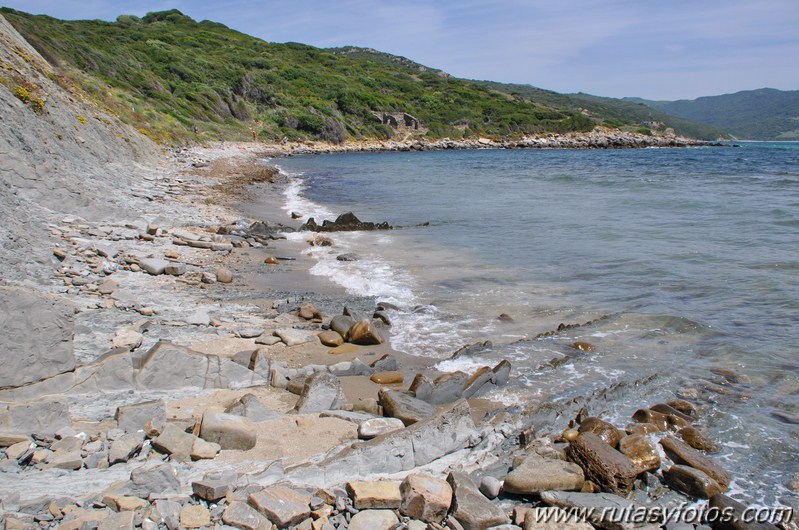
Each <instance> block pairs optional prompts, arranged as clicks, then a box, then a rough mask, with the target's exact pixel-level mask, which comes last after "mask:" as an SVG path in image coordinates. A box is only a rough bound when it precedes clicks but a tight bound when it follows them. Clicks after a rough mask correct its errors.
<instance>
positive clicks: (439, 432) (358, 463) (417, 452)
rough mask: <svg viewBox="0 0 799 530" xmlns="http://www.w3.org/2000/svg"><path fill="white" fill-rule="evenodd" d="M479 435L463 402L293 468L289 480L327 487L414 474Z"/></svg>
mask: <svg viewBox="0 0 799 530" xmlns="http://www.w3.org/2000/svg"><path fill="white" fill-rule="evenodd" d="M476 435H477V429H476V428H475V426H474V422H473V420H472V415H471V409H470V408H469V404H468V403H467V402H466V401H465V400H461V401H458V402H456V403H453V404H452V405H449V406H448V407H446V408H444V409H443V410H441V411H439V412H438V413H437V414H435V415H434V416H432V417H430V418H428V419H426V420H423V421H420V422H418V423H415V424H413V425H411V426H410V427H407V428H405V429H402V430H399V431H394V432H391V433H388V434H384V435H382V436H378V437H377V438H373V439H371V440H368V441H365V442H360V443H355V444H352V445H351V446H348V447H345V448H344V449H336V450H333V451H331V452H330V453H328V455H326V456H325V457H324V458H322V459H321V460H320V461H319V462H315V463H313V464H310V463H309V464H300V465H297V466H294V467H292V468H289V469H287V470H286V478H287V479H289V480H292V481H293V482H295V483H298V484H300V483H305V484H309V485H314V486H317V487H325V486H329V485H332V484H338V483H342V482H346V481H348V480H350V479H352V477H356V476H357V477H359V478H367V477H369V476H373V475H377V474H391V473H399V472H401V471H410V470H411V469H414V468H416V467H419V466H423V465H426V464H429V463H430V462H432V461H433V460H436V459H438V458H441V457H442V456H444V455H447V454H449V453H452V452H454V451H457V450H459V449H463V448H464V447H466V446H467V445H468V444H469V443H470V441H471V440H472V438H473V437H474V436H476Z"/></svg>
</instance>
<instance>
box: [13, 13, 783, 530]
mask: <svg viewBox="0 0 799 530" xmlns="http://www.w3.org/2000/svg"><path fill="white" fill-rule="evenodd" d="M0 22H2V23H0V39H2V44H3V47H1V48H0V59H2V61H3V64H4V65H7V70H8V71H11V70H13V71H14V72H15V73H16V74H17V75H20V76H26V77H27V78H28V79H30V80H31V82H35V83H36V84H37V86H38V87H40V89H41V91H42V92H43V93H46V94H48V100H47V102H46V106H45V109H47V110H46V111H45V112H42V113H41V114H39V113H38V112H34V111H32V110H31V109H30V108H28V107H26V106H25V104H24V102H22V101H20V100H18V99H17V98H15V97H14V96H13V95H11V94H10V93H9V92H8V91H7V90H5V89H3V88H0V104H2V108H3V112H4V114H3V117H4V122H7V123H8V125H9V127H4V128H3V130H2V131H0V153H2V154H3V156H2V157H0V170H2V174H3V184H4V185H3V186H2V187H0V214H2V217H3V219H4V223H3V226H2V227H0V235H1V236H2V240H3V246H2V248H3V250H2V253H0V271H1V272H2V276H0V327H2V329H3V337H4V341H3V342H4V345H3V348H2V350H0V366H2V371H1V372H0V524H2V526H3V528H7V529H28V528H63V529H76V530H77V529H81V530H84V529H85V530H89V529H95V528H96V529H134V528H142V529H144V530H156V529H169V530H175V529H177V528H241V529H271V528H280V529H284V528H294V529H303V530H333V529H344V528H346V529H350V530H382V529H385V530H389V529H392V530H393V529H400V528H408V529H416V530H421V529H430V530H440V529H444V528H447V529H451V530H460V529H465V530H485V529H488V528H494V529H501V530H511V529H520V528H521V529H527V530H535V529H549V528H572V529H590V528H607V529H628V528H645V529H646V528H652V529H654V528H668V529H672V530H675V529H687V528H707V527H710V528H718V529H726V528H734V529H745V528H754V529H763V528H778V527H779V528H795V527H796V526H795V524H794V522H793V521H792V519H791V518H790V515H791V514H785V513H779V514H771V515H772V516H773V517H772V520H773V522H776V521H777V520H779V521H780V522H779V523H778V524H772V523H765V522H757V521H755V522H752V523H750V522H747V518H748V516H749V515H751V512H747V511H746V507H745V506H743V505H740V504H738V503H736V502H735V501H734V500H733V499H732V498H730V497H729V496H727V493H730V485H731V484H734V474H731V473H730V470H726V469H724V468H723V467H722V466H721V465H720V463H719V458H718V455H716V454H714V452H715V451H716V444H715V443H714V441H713V440H709V439H708V438H707V436H706V435H705V434H704V432H703V430H702V426H703V423H702V422H703V414H702V413H703V409H702V408H701V407H700V406H696V405H695V404H692V403H690V402H688V401H684V400H677V399H675V400H671V401H669V402H667V403H656V404H654V403H642V404H641V405H642V408H641V409H640V410H638V411H637V412H636V413H635V414H634V415H633V417H632V418H630V423H629V424H626V425H611V424H610V423H608V422H607V421H605V420H604V419H602V418H600V417H596V416H591V415H590V413H589V411H587V410H580V411H579V412H578V413H577V414H576V416H574V417H567V415H566V413H565V412H563V411H562V412H563V413H562V414H559V415H556V416H555V417H554V419H552V420H551V421H548V422H547V423H546V425H544V426H543V427H542V426H541V425H539V428H538V430H536V429H535V428H533V427H532V423H531V421H530V418H529V417H528V416H527V415H525V414H523V413H521V412H520V411H517V410H513V409H506V408H504V407H503V406H501V405H500V404H498V403H492V402H490V401H488V400H486V399H484V398H483V396H484V395H485V394H486V393H488V392H490V391H491V390H492V389H496V388H498V387H501V386H502V385H505V384H508V382H509V379H511V378H512V377H513V376H514V367H513V366H511V364H510V363H509V362H508V361H502V362H499V363H497V364H496V365H494V366H483V367H481V368H479V369H477V370H475V371H473V372H470V373H464V372H454V373H440V372H437V371H436V370H434V369H433V368H432V367H430V366H428V365H427V364H426V363H425V360H424V359H419V358H414V357H410V356H407V355H405V354H403V353H402V352H397V351H394V350H392V349H391V347H390V336H391V322H392V319H393V318H394V317H395V316H396V315H397V314H398V313H399V312H402V311H408V310H411V309H412V308H403V307H396V306H392V305H390V304H386V303H385V302H384V301H381V300H373V299H359V298H353V297H351V296H348V295H346V293H344V292H341V291H338V290H336V289H335V288H333V287H331V286H327V285H322V284H321V283H318V282H317V281H316V280H315V279H314V278H312V277H311V276H309V275H308V272H307V270H308V267H309V258H308V256H307V255H306V254H305V251H306V249H307V248H308V247H309V246H310V245H316V244H319V245H331V246H333V247H335V238H334V236H328V235H327V234H321V233H317V232H315V231H310V230H309V231H308V232H307V236H308V237H307V238H305V237H303V238H302V239H300V240H295V239H292V240H287V239H284V234H285V233H287V232H290V231H296V230H299V229H300V226H301V224H300V223H301V222H302V220H301V219H289V218H288V216H286V215H285V214H284V213H283V212H282V211H281V210H280V208H279V207H278V206H277V203H276V202H275V195H276V194H277V191H278V190H279V187H280V185H281V184H280V181H281V176H280V175H279V174H277V172H276V171H275V170H273V169H271V168H269V167H268V166H266V165H264V164H263V163H262V162H261V160H260V159H261V158H263V157H265V156H279V155H282V154H293V153H309V152H318V153H322V152H332V151H338V150H342V149H344V150H347V149H349V150H372V149H375V150H377V149H380V150H384V151H390V150H413V149H428V148H430V149H433V148H435V149H449V148H510V147H605V148H609V147H627V146H633V145H632V144H633V143H637V142H667V143H664V144H662V145H677V144H671V142H682V140H679V139H674V138H668V139H656V137H643V136H642V137H641V138H638V137H635V136H627V135H619V134H618V133H615V132H607V131H595V132H594V133H589V134H587V135H580V136H556V135H553V136H547V137H546V138H539V139H536V138H530V139H526V140H522V141H520V142H521V143H524V142H526V143H528V144H529V145H519V143H520V142H515V143H514V144H513V145H511V143H502V142H494V141H492V140H489V139H481V140H476V141H475V142H449V141H441V142H436V143H432V144H421V143H417V142H415V141H411V142H397V143H378V142H375V143H373V144H372V143H364V144H354V145H349V146H344V147H340V146H318V145H300V146H294V145H278V146H264V145H260V144H256V143H252V144H220V145H213V146H206V147H202V148H201V147H196V148H192V149H184V150H177V151H170V152H167V153H159V152H158V150H157V148H156V147H155V146H154V145H152V144H149V143H148V142H147V141H146V140H144V138H143V137H142V135H139V134H136V132H135V131H133V130H132V129H131V128H130V127H128V126H125V125H124V124H121V123H120V122H119V121H118V120H116V119H115V118H114V117H113V116H110V115H108V114H107V113H106V112H105V111H104V110H103V109H101V108H98V107H97V106H96V105H95V104H93V103H92V102H91V100H90V98H88V97H85V95H82V94H71V93H67V92H65V91H63V90H62V89H61V88H60V87H59V86H58V85H57V83H56V82H55V81H54V76H52V75H49V76H48V75H47V73H48V72H47V67H46V62H45V61H44V59H42V58H41V57H39V56H38V55H37V54H36V52H35V50H33V49H32V48H30V46H28V45H27V43H25V42H24V40H22V39H21V37H19V35H17V34H16V32H14V31H13V29H11V28H10V27H7V25H5V23H4V21H1V19H0ZM603 143H604V144H605V145H602V144H603ZM650 145H652V146H654V145H656V144H650V143H642V144H641V145H637V147H641V146H650ZM249 193H252V194H256V195H257V196H258V197H259V200H265V201H267V206H266V207H265V210H264V209H263V208H262V213H261V214H259V215H257V216H255V215H249V214H245V213H242V212H244V211H247V208H245V207H244V206H243V205H244V204H246V203H247V196H248V194H249ZM270 197H271V198H272V199H271V200H272V202H271V203H270V202H269V201H270ZM269 204H271V207H270V206H269ZM318 221H319V222H320V223H321V224H320V225H317V227H319V226H321V227H324V226H326V225H325V221H329V223H328V224H327V226H331V224H332V225H334V226H335V227H336V228H337V229H344V227H345V226H346V227H354V228H356V229H363V228H364V227H371V228H381V227H379V226H378V225H370V224H369V223H371V220H365V221H362V220H360V219H357V217H355V216H354V215H343V216H342V217H340V218H339V220H338V221H333V220H322V219H320V220H318ZM306 228H308V227H306ZM332 231H334V230H332ZM574 326H575V325H574V324H573V323H564V324H563V325H562V326H561V327H559V328H558V329H555V330H552V331H551V332H550V333H548V334H547V335H552V334H557V333H559V332H561V331H562V330H564V329H572V328H573V327H574ZM489 346H490V344H487V343H482V344H476V345H465V346H464V345H462V344H453V345H452V350H453V356H455V357H457V356H469V355H473V354H474V352H477V351H480V349H481V348H486V347H489ZM574 348H576V349H579V350H586V349H590V348H591V345H590V344H588V343H580V344H575V345H574ZM564 410H565V409H564ZM568 416H573V415H572V414H568ZM708 499H709V500H708ZM706 500H708V501H707V502H708V503H706V502H705V501H706ZM708 506H709V507H711V508H712V509H709V508H708ZM767 515H768V514H767Z"/></svg>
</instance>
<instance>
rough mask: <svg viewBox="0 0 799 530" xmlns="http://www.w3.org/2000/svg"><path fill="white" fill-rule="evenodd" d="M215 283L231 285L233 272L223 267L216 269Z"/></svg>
mask: <svg viewBox="0 0 799 530" xmlns="http://www.w3.org/2000/svg"><path fill="white" fill-rule="evenodd" d="M216 281H218V282H219V283H232V282H233V272H232V271H231V270H230V269H225V268H224V267H220V268H218V269H216Z"/></svg>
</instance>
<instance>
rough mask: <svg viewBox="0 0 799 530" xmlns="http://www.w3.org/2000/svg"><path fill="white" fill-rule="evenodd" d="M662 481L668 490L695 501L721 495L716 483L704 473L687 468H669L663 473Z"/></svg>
mask: <svg viewBox="0 0 799 530" xmlns="http://www.w3.org/2000/svg"><path fill="white" fill-rule="evenodd" d="M663 479H664V480H665V481H666V484H668V485H669V487H670V488H672V489H675V490H677V491H681V492H683V493H685V494H686V495H688V496H690V497H694V498H696V499H709V498H711V497H713V496H714V495H717V494H719V493H721V486H719V483H718V482H716V481H715V480H713V479H712V478H710V477H709V476H708V475H707V474H706V473H705V472H703V471H700V470H698V469H694V468H692V467H689V466H682V465H674V466H671V467H670V468H669V469H667V470H665V471H664V472H663Z"/></svg>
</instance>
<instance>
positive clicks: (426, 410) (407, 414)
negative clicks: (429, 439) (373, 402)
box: [377, 388, 436, 426]
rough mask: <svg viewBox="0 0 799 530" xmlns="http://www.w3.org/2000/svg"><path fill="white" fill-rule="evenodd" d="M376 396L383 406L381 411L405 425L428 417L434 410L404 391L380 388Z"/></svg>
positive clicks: (431, 406)
mask: <svg viewBox="0 0 799 530" xmlns="http://www.w3.org/2000/svg"><path fill="white" fill-rule="evenodd" d="M377 396H378V402H379V403H380V405H381V406H382V407H383V413H384V414H385V415H386V416H390V417H392V418H398V419H400V420H402V423H404V424H405V425H406V426H408V425H413V424H414V423H416V422H417V421H421V420H424V419H426V418H429V417H430V416H432V415H433V414H435V412H436V408H435V407H434V406H433V405H431V404H429V403H426V402H424V401H422V400H420V399H416V398H415V397H413V396H411V395H409V394H406V393H404V392H399V391H396V390H389V389H387V388H381V389H380V390H379V391H378V394H377Z"/></svg>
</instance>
